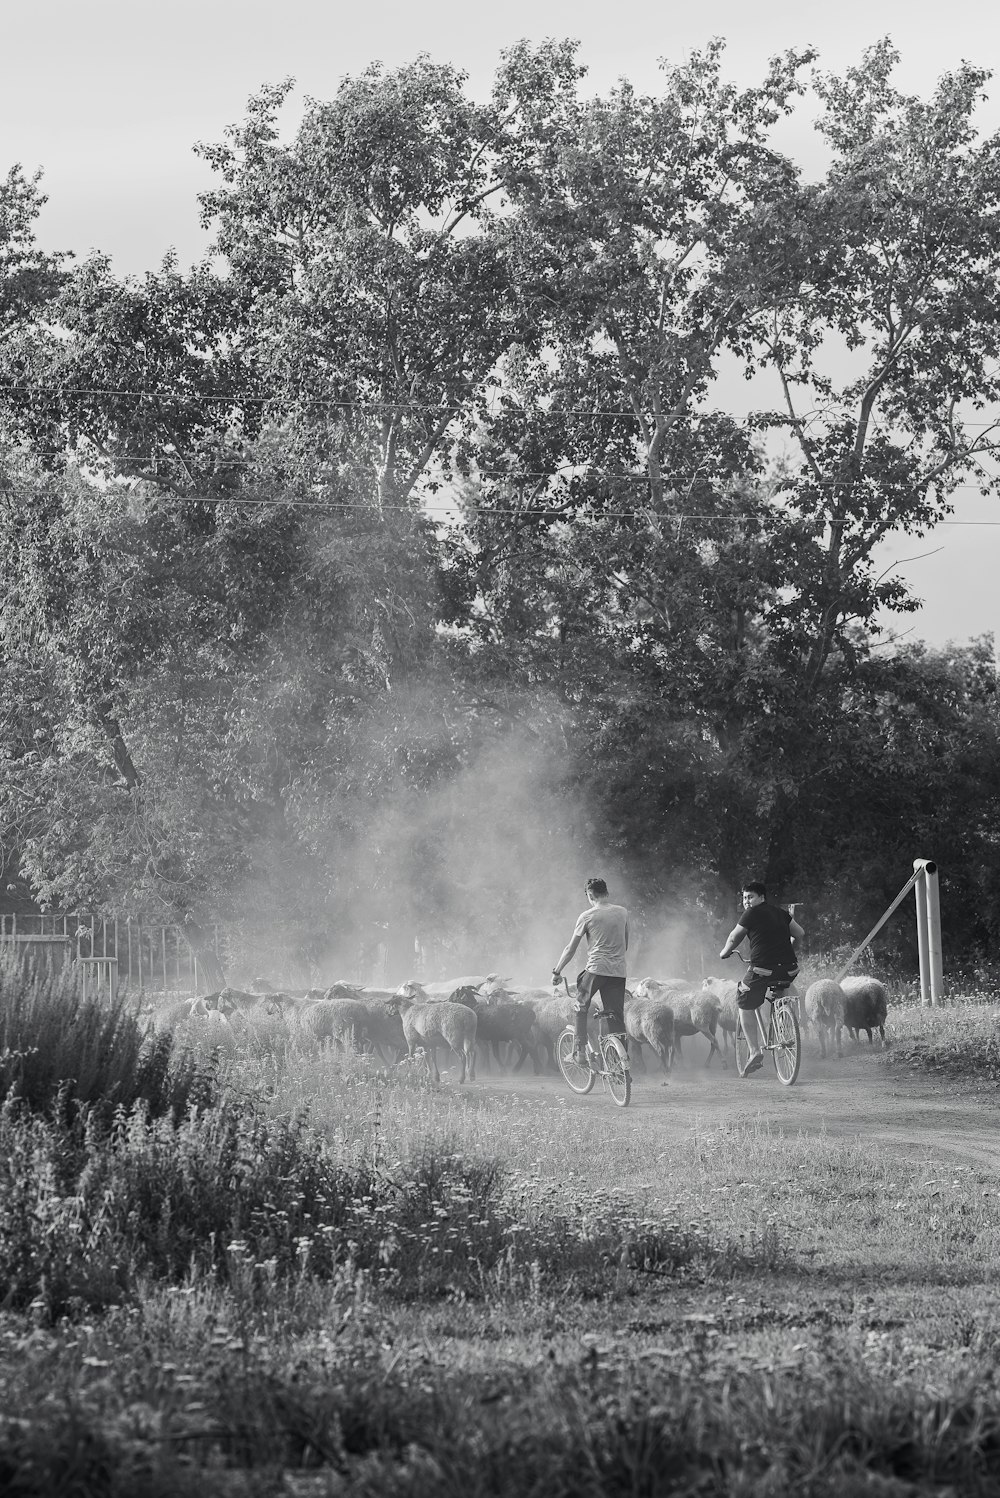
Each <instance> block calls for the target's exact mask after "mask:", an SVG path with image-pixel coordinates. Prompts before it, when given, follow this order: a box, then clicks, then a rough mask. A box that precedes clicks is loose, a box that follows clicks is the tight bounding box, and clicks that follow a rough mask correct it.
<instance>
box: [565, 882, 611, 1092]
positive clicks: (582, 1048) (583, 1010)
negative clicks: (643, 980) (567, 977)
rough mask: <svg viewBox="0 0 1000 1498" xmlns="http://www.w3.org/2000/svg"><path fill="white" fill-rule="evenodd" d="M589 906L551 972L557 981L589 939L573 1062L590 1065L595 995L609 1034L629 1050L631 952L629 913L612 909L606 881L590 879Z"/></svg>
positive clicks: (578, 995)
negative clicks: (627, 1021) (589, 1028)
mask: <svg viewBox="0 0 1000 1498" xmlns="http://www.w3.org/2000/svg"><path fill="white" fill-rule="evenodd" d="M586 890H587V899H588V900H589V901H590V904H589V906H588V907H587V909H586V910H585V911H584V912H583V914H582V915H581V916H580V917H579V919H578V920H577V923H576V925H575V926H574V928H573V936H572V938H571V940H570V942H569V945H568V946H567V947H566V949H565V951H564V952H563V954H562V956H561V957H560V959H559V961H558V962H557V963H556V965H555V967H554V968H553V969H552V980H553V982H555V981H557V980H558V978H559V975H560V973H561V972H562V970H563V968H564V967H565V966H566V964H567V962H569V960H570V958H571V957H572V956H573V953H574V952H575V951H576V949H577V947H578V946H579V945H580V940H581V938H582V937H586V939H587V965H586V967H585V968H584V970H583V972H582V973H581V974H580V976H579V977H578V978H577V980H576V1003H575V1006H574V1007H575V1011H576V1039H575V1042H574V1045H573V1060H574V1061H576V1062H578V1063H579V1064H580V1065H582V1066H586V1065H587V1011H588V1010H589V1008H590V1001H591V999H592V998H593V996H594V994H595V993H599V994H600V996H601V1002H602V1004H603V1005H604V1012H605V1014H606V1015H607V1016H608V1032H609V1034H611V1035H617V1036H618V1037H619V1039H620V1040H621V1042H622V1045H623V1046H625V1047H626V1050H627V1048H628V1040H627V1038H626V1035H625V954H626V952H627V951H628V911H627V910H626V909H625V907H624V905H612V904H611V901H610V899H609V896H608V886H607V885H606V884H605V882H604V880H603V879H588V880H587V884H586Z"/></svg>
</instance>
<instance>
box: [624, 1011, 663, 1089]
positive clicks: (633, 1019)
mask: <svg viewBox="0 0 1000 1498" xmlns="http://www.w3.org/2000/svg"><path fill="white" fill-rule="evenodd" d="M625 1033H626V1035H627V1036H628V1038H629V1040H634V1041H635V1042H636V1046H635V1053H634V1054H635V1057H636V1059H637V1060H641V1058H642V1047H643V1046H644V1045H648V1046H649V1047H650V1048H651V1049H652V1050H654V1051H655V1052H656V1054H657V1056H659V1058H660V1066H661V1067H662V1068H663V1070H664V1071H665V1072H669V1071H670V1069H671V1067H672V1066H673V1062H674V1011H673V1007H672V1006H671V1005H670V1004H669V1003H668V1002H667V1000H666V998H663V997H658V998H649V997H647V998H637V997H636V996H635V995H634V994H631V995H626V1001H625ZM643 1065H645V1063H643Z"/></svg>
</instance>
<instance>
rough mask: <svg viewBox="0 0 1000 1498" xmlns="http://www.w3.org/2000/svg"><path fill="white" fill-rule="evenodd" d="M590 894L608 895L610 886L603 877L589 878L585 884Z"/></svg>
mask: <svg viewBox="0 0 1000 1498" xmlns="http://www.w3.org/2000/svg"><path fill="white" fill-rule="evenodd" d="M584 887H585V889H586V891H587V894H588V895H606V894H607V892H608V886H607V885H606V884H605V882H604V880H603V879H588V880H587V883H586V885H585V886H584Z"/></svg>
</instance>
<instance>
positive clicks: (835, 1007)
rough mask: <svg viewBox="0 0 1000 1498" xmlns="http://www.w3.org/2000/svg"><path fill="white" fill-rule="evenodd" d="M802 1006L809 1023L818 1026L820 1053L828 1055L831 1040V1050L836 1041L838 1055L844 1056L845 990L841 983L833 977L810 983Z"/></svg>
mask: <svg viewBox="0 0 1000 1498" xmlns="http://www.w3.org/2000/svg"><path fill="white" fill-rule="evenodd" d="M802 1008H803V1012H804V1014H805V1018H806V1020H807V1021H808V1023H809V1024H811V1025H815V1026H816V1034H817V1036H818V1037H819V1053H820V1055H821V1056H823V1057H825V1056H826V1047H827V1042H829V1045H830V1049H831V1050H832V1049H833V1047H834V1044H835V1043H836V1047H837V1055H838V1056H842V1055H843V1050H842V1047H841V1041H840V1037H841V1031H842V1030H843V1026H844V990H843V989H842V988H841V986H840V984H839V983H837V982H835V981H834V979H833V978H819V979H817V981H816V982H815V983H810V985H809V987H808V988H807V989H806V991H805V996H804V998H803V1000H802Z"/></svg>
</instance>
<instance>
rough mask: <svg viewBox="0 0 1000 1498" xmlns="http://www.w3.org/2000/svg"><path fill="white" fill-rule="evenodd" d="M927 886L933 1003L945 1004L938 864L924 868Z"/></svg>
mask: <svg viewBox="0 0 1000 1498" xmlns="http://www.w3.org/2000/svg"><path fill="white" fill-rule="evenodd" d="M924 879H925V882H926V885H927V956H928V959H929V962H930V980H931V1003H932V1004H935V1005H937V1004H943V1003H944V960H943V956H942V951H941V896H940V892H939V889H938V871H937V864H936V863H928V864H926V865H925V866H924Z"/></svg>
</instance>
